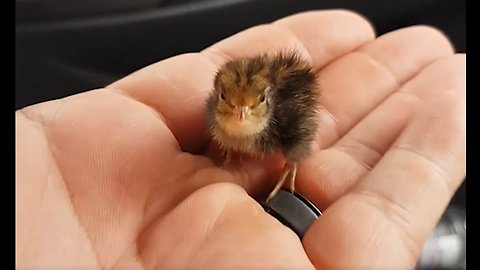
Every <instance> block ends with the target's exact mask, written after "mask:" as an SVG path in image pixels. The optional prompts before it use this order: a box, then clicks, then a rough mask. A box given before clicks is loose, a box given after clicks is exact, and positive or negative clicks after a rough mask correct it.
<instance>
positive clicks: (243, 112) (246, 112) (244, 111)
mask: <svg viewBox="0 0 480 270" xmlns="http://www.w3.org/2000/svg"><path fill="white" fill-rule="evenodd" d="M237 113H238V119H239V120H240V121H243V120H245V117H246V116H247V115H249V114H250V109H249V108H248V107H247V106H242V107H240V108H239V110H238V112H237Z"/></svg>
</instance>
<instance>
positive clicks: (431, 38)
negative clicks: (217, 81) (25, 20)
mask: <svg viewBox="0 0 480 270" xmlns="http://www.w3.org/2000/svg"><path fill="white" fill-rule="evenodd" d="M292 47H294V48H296V49H297V50H299V51H300V52H301V53H302V54H303V55H304V56H305V57H307V59H309V60H310V61H311V62H312V64H313V66H314V68H315V70H316V71H318V72H319V77H320V80H321V81H320V85H321V93H322V94H321V96H322V99H321V102H322V107H323V108H324V110H323V111H322V117H321V119H320V129H319V138H318V141H317V144H316V145H315V146H314V147H315V151H314V154H313V155H312V157H311V158H310V159H308V160H306V161H305V162H304V163H302V164H300V165H299V168H298V174H297V182H296V183H297V186H296V189H297V191H298V192H299V193H301V194H303V195H304V196H305V197H307V198H308V199H310V200H311V201H313V202H314V203H315V204H316V205H317V206H319V208H321V209H323V210H325V211H324V212H323V216H322V217H321V218H319V219H318V221H317V222H316V223H315V224H314V225H313V226H312V227H311V229H310V230H309V231H308V232H307V234H306V235H305V237H304V239H303V241H302V242H301V241H300V240H299V239H298V238H297V237H296V235H295V234H294V233H293V232H292V231H290V230H289V229H288V228H286V227H284V226H283V225H282V224H281V223H279V222H278V221H277V220H275V219H274V218H273V217H271V216H270V215H268V214H266V213H265V212H264V211H263V209H262V208H261V206H260V205H259V204H258V203H257V202H256V201H255V200H254V199H253V198H252V196H253V197H257V196H262V195H265V194H267V193H268V191H270V189H271V188H272V187H273V185H274V184H275V182H276V180H277V174H278V172H279V171H280V169H281V168H282V166H283V164H282V159H281V158H279V157H272V158H270V159H268V160H265V161H262V162H261V163H259V162H256V161H254V160H246V161H244V166H243V168H238V169H231V170H226V169H223V168H220V167H217V166H216V165H215V163H214V162H213V159H214V153H213V152H214V151H212V148H211V147H209V138H208V136H207V135H206V133H205V132H204V124H203V123H204V122H203V117H204V115H203V109H204V101H205V99H206V97H207V94H208V92H209V91H210V89H211V88H212V80H213V76H214V73H215V71H216V70H217V68H218V67H219V65H221V64H222V63H223V62H225V61H226V60H228V59H231V58H235V57H238V56H244V55H254V54H258V53H262V52H267V51H276V50H280V49H284V48H292ZM16 139H17V141H16V164H17V165H16V229H17V232H16V256H17V257H16V262H17V267H18V268H29V269H30V268H33V269H42V268H45V267H46V268H67V267H70V268H73V267H75V268H99V267H101V268H115V269H118V268H122V269H151V268H154V267H156V268H160V269H184V268H194V269H237V268H239V269H265V268H273V269H313V268H314V267H315V268H317V269H353V268H358V269H362V268H363V269H409V268H411V267H413V265H414V264H415V262H416V259H417V257H418V255H419V252H420V250H421V247H422V245H423V243H424V241H425V240H426V238H427V237H428V234H429V233H430V232H431V230H432V229H433V227H434V226H435V223H436V222H437V220H438V219H439V217H440V215H441V214H442V212H443V210H444V209H445V207H446V205H447V204H448V202H449V199H450V198H451V197H452V195H453V193H454V191H455V190H456V189H457V188H458V186H459V184H460V183H461V181H462V179H463V177H464V175H465V148H466V145H465V55H454V54H453V51H452V48H451V45H450V44H449V42H448V41H447V39H446V38H445V37H444V36H443V35H442V34H440V33H439V32H437V31H436V30H433V29H431V28H428V27H411V28H405V29H401V30H398V31H394V32H391V33H389V34H386V35H384V36H382V37H379V38H375V36H374V32H373V30H372V28H371V26H370V25H369V23H368V22H367V21H366V20H365V19H363V18H361V17H359V16H358V15H354V14H352V13H349V12H345V11H320V12H309V13H304V14H300V15H295V16H291V17H287V18H284V19H282V20H279V21H277V22H275V23H273V24H270V25H262V26H258V27H254V28H252V29H248V30H246V31H244V32H242V33H239V34H237V35H234V36H232V37H230V38H228V39H226V40H223V41H221V42H219V43H217V44H215V45H213V46H212V47H210V48H207V49H206V50H204V51H202V52H201V53H192V54H185V55H180V56H177V57H173V58H170V59H167V60H164V61H161V62H159V63H156V64H153V65H151V66H149V67H146V68H144V69H142V70H140V71H137V72H136V73H133V74H131V75H129V76H127V77H125V78H124V79H121V80H119V81H117V82H115V83H113V84H112V85H109V86H107V87H106V88H105V89H100V90H95V91H89V92H85V93H82V94H78V95H74V96H70V97H67V98H64V99H60V100H55V101H51V102H46V103H41V104H37V105H34V106H31V107H27V108H25V109H23V110H20V111H18V112H17V114H16Z"/></svg>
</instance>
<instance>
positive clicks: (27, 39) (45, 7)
mask: <svg viewBox="0 0 480 270" xmlns="http://www.w3.org/2000/svg"><path fill="white" fill-rule="evenodd" d="M331 8H343V9H350V10H354V11H356V12H359V13H360V14H362V15H363V16H365V17H367V18H368V19H369V20H370V21H371V22H372V23H373V24H374V26H375V28H376V31H377V33H378V34H379V35H381V34H383V33H385V32H388V31H391V30H394V29H397V28H400V27H405V26H409V25H415V24H427V25H432V26H435V27H437V28H439V29H440V30H442V31H443V32H444V33H445V34H446V35H447V36H448V37H449V38H450V39H451V40H452V42H453V44H454V46H455V48H456V50H457V51H458V52H466V48H465V13H466V0H458V1H457V0H422V1H418V0H402V1H385V0H368V1H365V0H342V1H329V0H323V1H320V0H317V1H314V0H82V1H78V0H16V26H15V32H16V38H15V40H16V43H15V47H16V50H15V71H16V73H15V82H16V84H15V106H16V109H19V108H22V107H24V106H27V105H30V104H34V103H38V102H41V101H46V100H50V99H55V98H60V97H64V96H67V95H71V94H74V93H78V92H81V91H85V90H89V89H92V88H97V87H102V86H105V85H106V84H109V83H111V82H113V81H114V80H116V79H118V78H121V77H123V76H125V75H127V74H128V73H131V72H133V71H135V70H137V69H139V68H141V67H143V66H146V65H149V64H151V63H153V62H156V61H159V60H161V59H164V58H167V57H169V56H173V55H176V54H180V53H184V52H192V51H199V50H202V49H203V48H205V47H207V46H208V45H210V44H212V43H214V42H216V41H218V40H221V39H223V38H225V37H227V36H229V35H232V34H234V33H236V32H238V31H240V30H243V29H245V28H247V27H250V26H254V25H257V24H261V23H266V22H270V21H273V20H275V19H277V18H280V17H284V16H287V15H290V14H293V13H297V12H300V11H306V10H312V9H331ZM453 202H454V203H455V204H458V205H465V184H464V185H463V186H462V188H461V189H460V190H459V192H458V193H457V195H456V196H455V198H454V200H453Z"/></svg>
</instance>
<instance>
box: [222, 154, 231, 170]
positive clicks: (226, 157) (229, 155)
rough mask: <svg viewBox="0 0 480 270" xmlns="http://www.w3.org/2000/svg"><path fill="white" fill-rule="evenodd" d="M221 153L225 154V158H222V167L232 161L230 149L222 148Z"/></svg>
mask: <svg viewBox="0 0 480 270" xmlns="http://www.w3.org/2000/svg"><path fill="white" fill-rule="evenodd" d="M223 154H224V155H225V159H224V160H223V167H227V166H228V165H230V162H232V151H230V150H224V152H223Z"/></svg>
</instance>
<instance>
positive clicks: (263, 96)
mask: <svg viewBox="0 0 480 270" xmlns="http://www.w3.org/2000/svg"><path fill="white" fill-rule="evenodd" d="M258 99H259V100H260V102H261V103H263V102H265V94H263V95H260V97H259V98H258Z"/></svg>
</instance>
